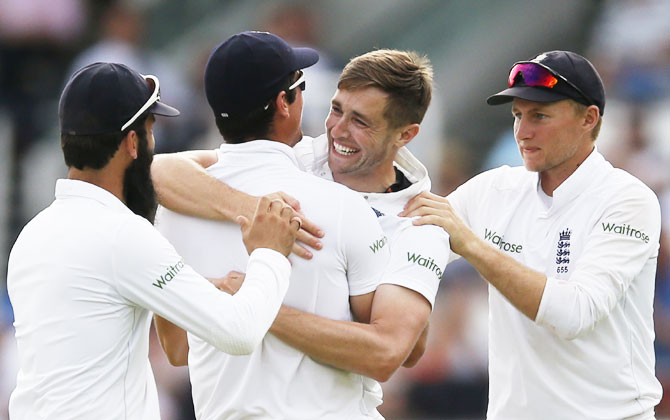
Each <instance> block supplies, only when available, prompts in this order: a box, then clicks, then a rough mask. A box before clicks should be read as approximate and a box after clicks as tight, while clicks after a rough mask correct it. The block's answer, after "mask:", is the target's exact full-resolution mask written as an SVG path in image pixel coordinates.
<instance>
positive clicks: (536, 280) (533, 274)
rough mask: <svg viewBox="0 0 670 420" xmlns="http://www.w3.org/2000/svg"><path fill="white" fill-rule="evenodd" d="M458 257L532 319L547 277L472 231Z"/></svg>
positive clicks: (535, 313)
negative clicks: (463, 259) (470, 265)
mask: <svg viewBox="0 0 670 420" xmlns="http://www.w3.org/2000/svg"><path fill="white" fill-rule="evenodd" d="M467 243H468V245H467V246H466V247H465V248H464V249H463V250H462V251H461V256H462V257H463V258H465V259H467V260H468V261H469V262H470V264H472V266H473V267H474V268H475V269H476V270H477V271H478V272H479V273H480V274H481V275H482V277H484V278H485V279H486V280H487V281H488V282H489V283H491V284H492V285H493V286H494V287H495V288H496V289H498V291H499V292H500V293H502V294H503V296H505V297H506V298H507V300H508V301H509V302H510V303H512V305H514V306H515V307H516V308H517V309H518V310H519V311H521V312H522V313H523V314H524V315H526V316H527V317H528V318H530V319H531V320H535V318H536V316H537V311H538V309H539V307H540V302H541V301H542V293H544V287H545V284H546V282H547V277H546V276H545V275H544V274H542V273H539V272H537V271H535V270H532V269H530V268H528V267H526V266H525V265H523V264H521V263H519V262H518V261H516V260H515V259H513V258H512V257H510V256H508V255H505V254H504V253H503V252H502V251H499V250H497V249H495V248H493V247H492V246H490V245H488V244H487V243H486V242H484V241H483V240H481V239H480V238H478V237H476V236H475V235H474V234H473V235H472V236H471V237H470V238H469V239H468V241H467Z"/></svg>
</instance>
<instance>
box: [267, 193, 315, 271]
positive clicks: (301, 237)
mask: <svg viewBox="0 0 670 420" xmlns="http://www.w3.org/2000/svg"><path fill="white" fill-rule="evenodd" d="M267 197H268V198H270V199H279V200H281V201H283V202H284V203H286V204H288V205H289V206H291V208H293V210H295V212H296V213H297V216H298V217H300V221H301V222H302V225H301V227H300V230H299V231H298V236H297V238H296V242H295V243H294V244H293V250H292V252H293V253H294V254H295V255H297V256H299V257H301V258H304V259H306V260H309V259H311V258H312V256H313V254H312V252H311V251H310V250H308V249H307V248H306V247H305V246H302V245H300V243H299V242H302V243H303V244H305V245H307V246H309V247H311V248H313V249H316V250H320V249H321V248H323V244H322V243H321V241H319V239H318V238H323V235H324V233H323V230H321V228H320V227H318V226H317V225H315V224H314V223H312V222H311V221H310V220H309V219H307V218H306V217H305V215H303V214H302V213H301V212H300V202H299V201H298V200H296V199H295V198H293V197H291V196H290V195H288V194H286V193H285V192H282V191H278V192H275V193H272V194H268V195H267Z"/></svg>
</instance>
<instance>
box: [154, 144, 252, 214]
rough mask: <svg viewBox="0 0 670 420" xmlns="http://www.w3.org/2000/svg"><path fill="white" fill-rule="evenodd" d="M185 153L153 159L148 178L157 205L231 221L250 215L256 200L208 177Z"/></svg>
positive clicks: (161, 155)
mask: <svg viewBox="0 0 670 420" xmlns="http://www.w3.org/2000/svg"><path fill="white" fill-rule="evenodd" d="M188 156H189V155H188V153H175V154H159V155H156V156H154V161H153V163H152V165H151V176H152V178H153V181H154V186H155V188H156V193H157V195H158V201H159V202H160V204H161V205H162V206H164V207H166V208H168V209H170V210H172V211H175V212H177V213H182V214H187V215H190V216H196V217H202V218H205V219H212V220H223V221H235V218H236V217H237V216H238V215H248V214H253V211H254V208H255V206H256V202H257V198H256V197H252V196H250V195H248V194H245V193H243V192H241V191H237V190H235V189H233V188H230V187H229V186H228V185H226V184H224V183H223V182H220V181H219V180H217V179H215V178H213V177H212V176H210V175H209V174H208V173H207V172H206V171H205V169H204V168H203V167H202V166H201V165H200V164H198V163H197V162H196V161H195V160H193V159H191V158H189V157H188Z"/></svg>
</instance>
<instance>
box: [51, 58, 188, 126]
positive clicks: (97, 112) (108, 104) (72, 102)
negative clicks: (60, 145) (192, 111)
mask: <svg viewBox="0 0 670 420" xmlns="http://www.w3.org/2000/svg"><path fill="white" fill-rule="evenodd" d="M147 112H148V113H151V114H157V115H164V116H168V117H174V116H177V115H179V111H178V110H177V109H175V108H173V107H171V106H169V105H166V104H164V103H162V102H160V84H159V81H158V78H157V77H156V76H152V75H141V74H139V73H138V72H136V71H135V70H133V69H131V68H129V67H128V66H125V65H123V64H117V63H94V64H89V65H88V66H86V67H83V68H82V69H80V70H77V71H76V72H75V73H74V74H73V75H72V77H71V78H70V80H69V81H68V82H67V85H66V86H65V89H63V93H62V94H61V97H60V103H59V106H58V116H59V118H60V130H61V133H63V134H69V135H95V134H112V133H120V132H122V131H123V130H125V129H126V128H128V127H129V126H130V125H131V124H132V123H133V122H134V121H135V120H137V118H139V117H140V116H141V115H142V114H144V113H147Z"/></svg>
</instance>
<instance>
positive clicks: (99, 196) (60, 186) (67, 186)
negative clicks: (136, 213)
mask: <svg viewBox="0 0 670 420" xmlns="http://www.w3.org/2000/svg"><path fill="white" fill-rule="evenodd" d="M68 198H85V199H89V200H95V201H97V202H99V203H101V204H102V205H104V206H106V207H110V208H112V209H114V210H116V211H119V212H127V213H132V211H131V210H130V209H129V208H128V207H127V206H126V205H125V204H124V203H123V202H122V201H121V200H119V199H118V198H117V197H116V196H115V195H114V194H112V193H111V192H109V191H107V190H106V189H104V188H101V187H98V186H97V185H95V184H91V183H90V182H85V181H79V180H76V179H59V180H57V181H56V199H57V200H64V199H68Z"/></svg>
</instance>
